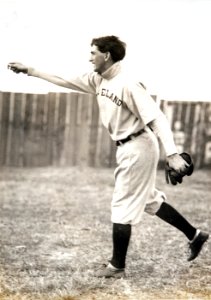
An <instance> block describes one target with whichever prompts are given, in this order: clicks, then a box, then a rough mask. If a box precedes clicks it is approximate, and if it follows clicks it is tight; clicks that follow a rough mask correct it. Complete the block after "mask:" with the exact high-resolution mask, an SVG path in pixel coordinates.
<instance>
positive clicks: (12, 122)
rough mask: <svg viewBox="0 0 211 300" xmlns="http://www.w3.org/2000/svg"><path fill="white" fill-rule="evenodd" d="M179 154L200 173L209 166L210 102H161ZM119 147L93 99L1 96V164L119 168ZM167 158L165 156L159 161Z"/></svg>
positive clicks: (71, 95) (53, 95)
mask: <svg viewBox="0 0 211 300" xmlns="http://www.w3.org/2000/svg"><path fill="white" fill-rule="evenodd" d="M161 109H162V110H163V111H164V113H165V114H166V115H167V117H168V119H169V122H170V124H171V127H172V129H173V132H174V135H175V141H176V143H177V145H178V148H179V150H181V151H187V152H190V153H191V154H192V155H193V157H194V161H195V164H196V167H198V168H200V167H203V166H207V165H209V164H210V162H211V117H210V116H211V103H203V102H197V103H196V102H176V101H175V102H166V101H161ZM115 152H116V146H115V143H114V142H112V141H111V139H110V137H109V135H108V133H107V131H106V130H105V129H104V127H103V126H102V124H101V121H100V118H99V110H98V105H97V102H96V99H95V96H92V95H85V94H81V93H67V94H66V93H49V94H35V95H33V94H20V93H8V92H4V93H0V165H1V166H18V167H37V166H52V165H56V166H72V165H89V166H103V167H113V166H115ZM162 159H163V154H162V152H161V160H162Z"/></svg>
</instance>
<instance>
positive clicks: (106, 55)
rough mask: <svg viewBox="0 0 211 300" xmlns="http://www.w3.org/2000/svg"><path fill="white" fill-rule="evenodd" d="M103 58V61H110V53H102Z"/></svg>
mask: <svg viewBox="0 0 211 300" xmlns="http://www.w3.org/2000/svg"><path fill="white" fill-rule="evenodd" d="M104 55H105V56H104V57H105V61H108V60H109V59H111V53H110V52H105V53H104Z"/></svg>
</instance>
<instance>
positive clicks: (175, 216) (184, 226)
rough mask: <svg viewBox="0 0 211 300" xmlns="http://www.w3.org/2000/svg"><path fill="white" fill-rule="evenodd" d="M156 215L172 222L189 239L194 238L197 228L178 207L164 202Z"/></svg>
mask: <svg viewBox="0 0 211 300" xmlns="http://www.w3.org/2000/svg"><path fill="white" fill-rule="evenodd" d="M156 215H157V216H158V217H159V218H161V219H162V220H163V221H165V222H167V223H169V224H171V225H172V226H174V227H176V228H177V229H179V230H180V231H182V232H183V233H184V234H185V235H186V236H187V238H188V239H189V240H192V239H193V238H194V236H195V234H196V228H195V227H193V226H192V225H191V224H190V223H189V222H188V221H187V220H186V219H185V218H184V217H183V216H182V215H181V214H180V213H179V212H178V211H176V209H174V208H173V207H172V206H171V205H170V204H168V203H166V202H163V203H162V204H161V207H160V208H159V210H158V211H157V213H156Z"/></svg>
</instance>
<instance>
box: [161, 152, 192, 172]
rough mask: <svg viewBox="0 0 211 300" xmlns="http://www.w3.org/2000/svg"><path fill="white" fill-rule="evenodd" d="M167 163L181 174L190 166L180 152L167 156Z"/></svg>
mask: <svg viewBox="0 0 211 300" xmlns="http://www.w3.org/2000/svg"><path fill="white" fill-rule="evenodd" d="M166 163H167V165H168V166H169V168H171V169H173V170H175V171H176V172H178V173H180V174H182V173H183V172H184V173H185V170H186V168H187V167H188V166H189V164H188V163H187V162H186V161H185V160H184V159H183V158H182V156H181V155H179V154H178V153H175V154H172V155H170V156H167V158H166Z"/></svg>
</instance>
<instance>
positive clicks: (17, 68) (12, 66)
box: [7, 62, 28, 74]
mask: <svg viewBox="0 0 211 300" xmlns="http://www.w3.org/2000/svg"><path fill="white" fill-rule="evenodd" d="M7 68H8V69H9V70H12V71H13V72H15V73H24V74H26V73H27V72H28V67H27V66H25V65H23V64H21V63H19V62H11V63H9V64H8V65H7Z"/></svg>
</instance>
